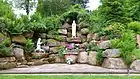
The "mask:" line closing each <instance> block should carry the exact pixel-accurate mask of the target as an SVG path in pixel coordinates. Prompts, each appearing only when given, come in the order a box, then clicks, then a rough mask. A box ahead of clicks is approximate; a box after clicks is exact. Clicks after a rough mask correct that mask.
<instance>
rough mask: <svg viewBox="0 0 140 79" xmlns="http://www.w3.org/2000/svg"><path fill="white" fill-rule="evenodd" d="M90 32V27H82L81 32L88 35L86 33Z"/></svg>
mask: <svg viewBox="0 0 140 79" xmlns="http://www.w3.org/2000/svg"><path fill="white" fill-rule="evenodd" d="M88 33H89V29H88V28H83V29H81V34H84V35H86V34H88Z"/></svg>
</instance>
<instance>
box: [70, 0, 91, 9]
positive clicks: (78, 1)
mask: <svg viewBox="0 0 140 79" xmlns="http://www.w3.org/2000/svg"><path fill="white" fill-rule="evenodd" d="M70 1H72V3H73V4H80V5H81V6H82V7H83V8H86V7H87V5H86V4H87V3H89V0H70Z"/></svg>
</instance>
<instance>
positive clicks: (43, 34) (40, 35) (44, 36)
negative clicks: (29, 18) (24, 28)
mask: <svg viewBox="0 0 140 79" xmlns="http://www.w3.org/2000/svg"><path fill="white" fill-rule="evenodd" d="M46 37H47V33H38V38H43V39H45V38H46Z"/></svg>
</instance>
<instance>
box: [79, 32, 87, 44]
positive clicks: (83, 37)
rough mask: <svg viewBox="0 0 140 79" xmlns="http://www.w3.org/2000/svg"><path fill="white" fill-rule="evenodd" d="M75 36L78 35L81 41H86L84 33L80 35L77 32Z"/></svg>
mask: <svg viewBox="0 0 140 79" xmlns="http://www.w3.org/2000/svg"><path fill="white" fill-rule="evenodd" d="M77 37H79V38H80V39H81V41H82V42H86V41H87V39H86V38H87V37H86V36H85V35H82V34H81V33H77Z"/></svg>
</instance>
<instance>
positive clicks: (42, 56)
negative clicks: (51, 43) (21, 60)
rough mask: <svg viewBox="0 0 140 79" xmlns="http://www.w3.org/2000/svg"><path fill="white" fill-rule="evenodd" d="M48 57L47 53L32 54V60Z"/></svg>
mask: <svg viewBox="0 0 140 79" xmlns="http://www.w3.org/2000/svg"><path fill="white" fill-rule="evenodd" d="M48 56H49V54H48V53H32V58H33V59H40V58H46V57H48Z"/></svg>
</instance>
